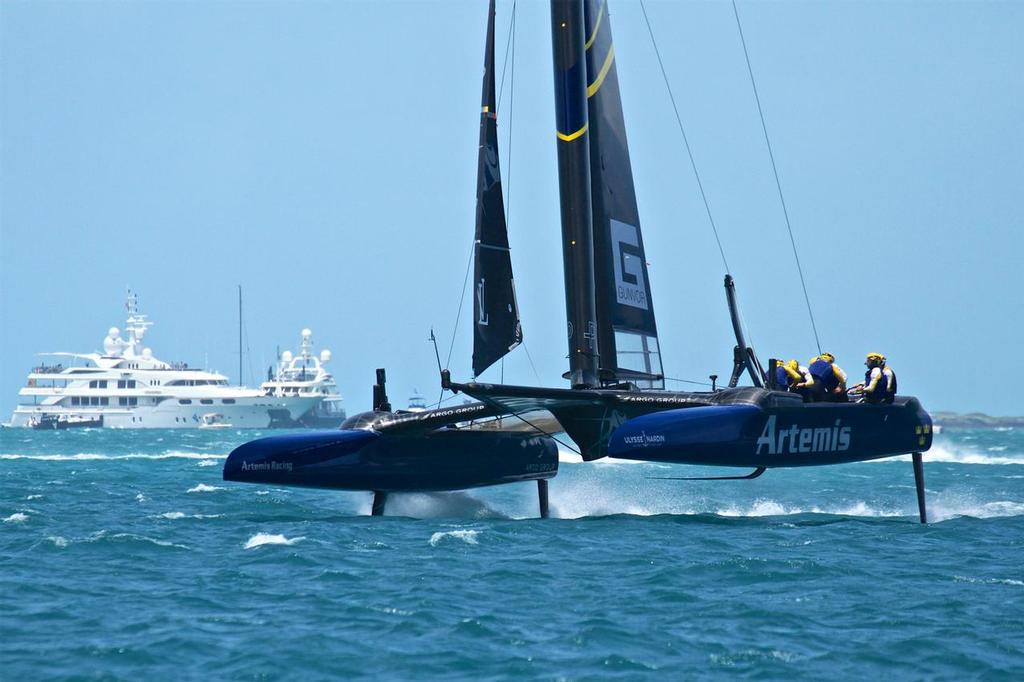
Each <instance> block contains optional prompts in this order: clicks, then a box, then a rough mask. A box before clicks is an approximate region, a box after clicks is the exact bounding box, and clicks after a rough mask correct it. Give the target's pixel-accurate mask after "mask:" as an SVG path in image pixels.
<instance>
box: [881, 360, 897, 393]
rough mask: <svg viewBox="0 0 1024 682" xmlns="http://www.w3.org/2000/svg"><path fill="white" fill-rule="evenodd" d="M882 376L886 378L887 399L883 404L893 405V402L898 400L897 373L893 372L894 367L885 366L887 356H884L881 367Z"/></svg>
mask: <svg viewBox="0 0 1024 682" xmlns="http://www.w3.org/2000/svg"><path fill="white" fill-rule="evenodd" d="M881 370H882V374H883V375H884V376H885V382H886V383H885V388H886V391H885V397H884V398H883V399H882V402H884V403H887V404H890V405H891V404H892V401H893V400H894V399H895V398H896V372H894V371H892V367H889V366H888V365H887V364H885V356H884V355H883V356H882V365H881Z"/></svg>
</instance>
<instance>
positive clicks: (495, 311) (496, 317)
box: [473, 0, 523, 376]
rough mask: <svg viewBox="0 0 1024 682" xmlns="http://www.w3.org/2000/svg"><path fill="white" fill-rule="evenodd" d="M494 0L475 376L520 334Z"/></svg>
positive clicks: (481, 174)
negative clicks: (501, 146) (497, 87)
mask: <svg viewBox="0 0 1024 682" xmlns="http://www.w3.org/2000/svg"><path fill="white" fill-rule="evenodd" d="M494 4H495V3H494V0H491V1H490V5H489V7H488V11H487V44H486V47H485V50H484V79H483V80H484V82H483V93H482V95H481V96H480V149H479V153H478V159H477V180H476V244H475V246H474V271H473V282H474V287H473V289H474V292H473V313H474V315H473V317H474V320H475V324H474V325H473V375H474V376H479V375H480V374H482V373H483V372H484V370H486V369H487V368H488V367H490V366H491V365H493V364H494V363H495V362H497V361H498V360H500V359H501V358H503V357H504V356H505V355H507V354H508V353H509V351H511V350H512V349H513V348H515V347H516V346H518V345H519V344H520V343H521V342H522V340H523V330H522V326H521V325H520V323H519V306H518V304H517V303H516V291H515V282H514V280H513V278H512V256H511V251H510V250H509V243H508V226H507V225H506V222H505V201H504V198H503V196H502V189H501V167H500V165H499V157H498V116H497V112H496V111H495V107H496V104H495V97H494V13H495V9H494Z"/></svg>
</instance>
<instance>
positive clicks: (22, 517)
mask: <svg viewBox="0 0 1024 682" xmlns="http://www.w3.org/2000/svg"><path fill="white" fill-rule="evenodd" d="M26 521H28V514H22V513H21V512H15V513H13V514H11V515H10V516H8V517H7V518H6V519H4V523H25V522H26Z"/></svg>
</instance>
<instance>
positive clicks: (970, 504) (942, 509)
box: [928, 492, 1024, 521]
mask: <svg viewBox="0 0 1024 682" xmlns="http://www.w3.org/2000/svg"><path fill="white" fill-rule="evenodd" d="M928 516H929V518H930V519H931V520H932V521H946V520H948V519H955V518H957V517H962V516H967V517H971V518H975V519H992V518H1001V517H1006V516H1024V503H1021V502H1013V501H1011V500H993V501H989V502H981V501H978V500H977V499H975V498H974V497H973V496H971V495H963V494H960V493H956V492H944V493H940V494H939V495H937V496H930V497H929V500H928Z"/></svg>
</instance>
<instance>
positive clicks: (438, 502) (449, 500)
mask: <svg viewBox="0 0 1024 682" xmlns="http://www.w3.org/2000/svg"><path fill="white" fill-rule="evenodd" d="M364 499H365V502H364V504H365V505H366V506H365V507H363V509H364V510H365V513H369V511H370V506H371V501H372V499H373V498H372V496H367V497H366V498H364ZM387 514H388V516H409V517H411V518H415V519H429V518H435V519H436V518H452V517H461V518H465V517H472V518H475V519H485V518H501V517H503V514H502V513H501V512H500V511H497V510H495V509H492V508H491V507H490V505H488V504H487V502H485V501H484V500H482V499H480V498H477V497H475V496H473V495H472V494H470V493H468V492H461V491H460V492H443V493H391V494H390V495H388V504H387Z"/></svg>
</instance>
